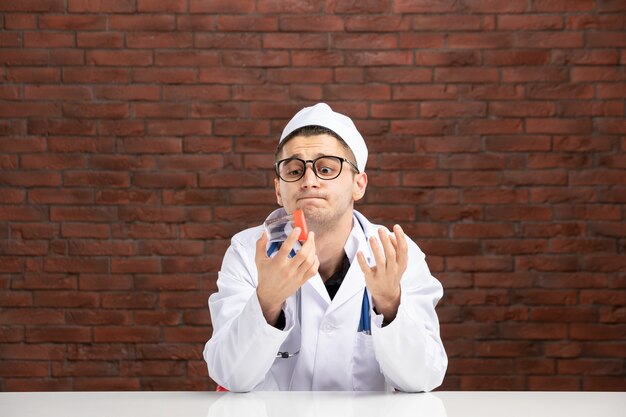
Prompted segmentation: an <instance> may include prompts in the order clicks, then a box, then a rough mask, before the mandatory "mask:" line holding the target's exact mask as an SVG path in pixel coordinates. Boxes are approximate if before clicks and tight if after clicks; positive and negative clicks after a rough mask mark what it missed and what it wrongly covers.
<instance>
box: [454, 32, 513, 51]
mask: <svg viewBox="0 0 626 417" xmlns="http://www.w3.org/2000/svg"><path fill="white" fill-rule="evenodd" d="M513 44H514V40H513V37H512V36H510V35H509V34H502V33H464V34H455V33H451V34H449V35H448V47H450V48H459V49H464V48H469V49H501V48H510V47H511V46H513Z"/></svg>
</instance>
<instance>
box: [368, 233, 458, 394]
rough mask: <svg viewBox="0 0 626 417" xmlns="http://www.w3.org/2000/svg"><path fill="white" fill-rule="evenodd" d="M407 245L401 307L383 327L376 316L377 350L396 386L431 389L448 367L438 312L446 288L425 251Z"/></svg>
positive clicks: (374, 326) (410, 244)
mask: <svg viewBox="0 0 626 417" xmlns="http://www.w3.org/2000/svg"><path fill="white" fill-rule="evenodd" d="M408 246H409V247H408V253H409V259H410V260H409V262H408V267H407V270H406V271H405V273H404V274H403V276H402V280H401V301H400V306H399V308H398V311H397V314H396V317H395V319H394V320H393V321H391V323H390V324H389V325H387V326H385V327H384V328H383V327H381V325H382V316H377V317H375V318H374V322H375V323H374V325H373V326H372V337H373V342H374V351H375V354H376V359H377V361H378V363H379V364H380V368H381V371H382V373H383V374H384V375H385V378H386V379H387V381H388V382H389V383H391V384H392V385H393V386H394V387H395V388H396V389H398V390H400V391H407V392H418V391H431V390H433V389H434V388H436V387H438V386H439V385H441V382H442V381H443V377H444V375H445V372H446V368H447V366H448V358H447V356H446V352H445V350H444V347H443V343H442V342H441V337H440V335H439V320H438V318H437V314H436V312H435V306H436V304H437V302H438V301H439V299H440V298H441V296H442V295H443V289H442V286H441V284H440V283H439V281H437V280H436V279H435V278H434V277H433V276H432V275H431V274H430V271H429V270H428V266H427V265H426V262H425V261H424V254H423V253H422V251H421V250H420V249H419V248H418V247H417V245H416V244H415V243H413V242H412V241H410V240H408Z"/></svg>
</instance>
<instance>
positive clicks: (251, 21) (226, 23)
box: [217, 15, 278, 32]
mask: <svg viewBox="0 0 626 417" xmlns="http://www.w3.org/2000/svg"><path fill="white" fill-rule="evenodd" d="M217 29H218V30H220V31H226V32H251V31H252V32H275V31H277V30H278V17H276V16H243V15H242V16H227V15H224V16H218V18H217Z"/></svg>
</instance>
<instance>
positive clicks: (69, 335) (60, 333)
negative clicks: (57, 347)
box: [26, 326, 92, 343]
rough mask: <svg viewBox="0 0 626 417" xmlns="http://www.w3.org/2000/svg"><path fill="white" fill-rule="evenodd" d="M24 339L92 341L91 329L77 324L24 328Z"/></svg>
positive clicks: (55, 341) (39, 341)
mask: <svg viewBox="0 0 626 417" xmlns="http://www.w3.org/2000/svg"><path fill="white" fill-rule="evenodd" d="M26 341H27V342H29V343H42V342H52V343H63V342H65V343H89V342H91V341H92V337H91V329H90V328H88V327H79V326H41V327H36V328H27V329H26Z"/></svg>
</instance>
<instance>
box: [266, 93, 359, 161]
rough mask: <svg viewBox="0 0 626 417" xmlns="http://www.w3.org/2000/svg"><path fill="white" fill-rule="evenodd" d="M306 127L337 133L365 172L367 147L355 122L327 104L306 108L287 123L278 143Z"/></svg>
mask: <svg viewBox="0 0 626 417" xmlns="http://www.w3.org/2000/svg"><path fill="white" fill-rule="evenodd" d="M304 126H322V127H325V128H327V129H330V130H332V131H333V132H335V133H336V134H337V135H338V136H339V137H340V138H341V139H343V141H344V142H346V144H347V145H348V146H349V147H350V149H351V150H352V153H353V154H354V157H355V158H356V165H357V167H358V168H359V171H360V172H363V171H365V164H366V163H367V145H365V141H364V140H363V136H361V134H360V133H359V131H358V130H357V129H356V126H355V125H354V122H352V119H350V118H349V117H348V116H344V115H343V114H341V113H337V112H334V111H333V109H331V108H330V106H329V105H328V104H326V103H318V104H316V105H315V106H311V107H305V108H303V109H302V110H300V111H299V112H298V113H296V115H295V116H293V117H292V119H291V120H290V121H289V123H287V126H285V129H283V133H282V134H281V135H280V141H279V142H278V143H281V142H282V141H283V140H284V139H285V138H286V137H287V136H289V135H290V134H291V133H292V132H294V131H295V130H298V129H300V128H301V127H304Z"/></svg>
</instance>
